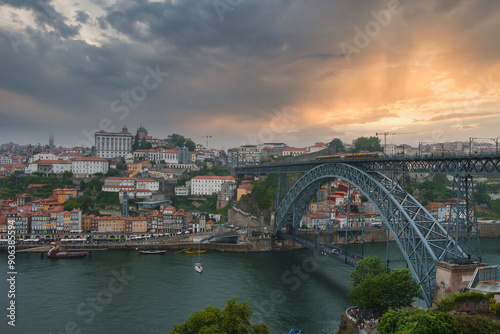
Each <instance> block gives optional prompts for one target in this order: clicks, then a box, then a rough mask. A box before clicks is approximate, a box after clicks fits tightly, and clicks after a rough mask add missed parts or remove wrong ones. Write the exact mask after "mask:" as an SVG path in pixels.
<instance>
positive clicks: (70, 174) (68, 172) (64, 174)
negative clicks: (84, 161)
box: [62, 170, 73, 179]
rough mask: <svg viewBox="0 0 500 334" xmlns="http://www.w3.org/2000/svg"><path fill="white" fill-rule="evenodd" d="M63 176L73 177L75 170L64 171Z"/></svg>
mask: <svg viewBox="0 0 500 334" xmlns="http://www.w3.org/2000/svg"><path fill="white" fill-rule="evenodd" d="M62 177H65V178H67V179H71V178H72V177H73V172H71V171H69V170H67V171H64V172H63V173H62Z"/></svg>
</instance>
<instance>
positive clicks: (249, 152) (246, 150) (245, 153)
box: [237, 145, 260, 166]
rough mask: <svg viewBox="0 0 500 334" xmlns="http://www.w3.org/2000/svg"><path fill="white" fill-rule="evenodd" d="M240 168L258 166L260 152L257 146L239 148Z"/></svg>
mask: <svg viewBox="0 0 500 334" xmlns="http://www.w3.org/2000/svg"><path fill="white" fill-rule="evenodd" d="M237 159H238V166H248V165H257V164H259V163H260V150H259V148H258V146H257V145H242V146H240V147H238V155H237Z"/></svg>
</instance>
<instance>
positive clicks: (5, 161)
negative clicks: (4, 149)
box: [0, 155, 12, 165]
mask: <svg viewBox="0 0 500 334" xmlns="http://www.w3.org/2000/svg"><path fill="white" fill-rule="evenodd" d="M11 163H12V159H11V158H10V157H7V156H4V155H0V165H10V164H11Z"/></svg>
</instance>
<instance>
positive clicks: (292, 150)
mask: <svg viewBox="0 0 500 334" xmlns="http://www.w3.org/2000/svg"><path fill="white" fill-rule="evenodd" d="M307 153H309V149H308V148H297V147H287V148H284V149H283V155H285V156H287V155H291V156H294V157H295V156H297V155H302V154H307Z"/></svg>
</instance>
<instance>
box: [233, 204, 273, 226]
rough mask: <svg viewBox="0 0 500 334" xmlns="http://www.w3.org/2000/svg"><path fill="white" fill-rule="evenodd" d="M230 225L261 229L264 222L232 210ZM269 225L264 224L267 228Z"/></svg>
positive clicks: (240, 211)
mask: <svg viewBox="0 0 500 334" xmlns="http://www.w3.org/2000/svg"><path fill="white" fill-rule="evenodd" d="M228 217H229V218H228V224H229V225H234V226H240V227H248V228H250V229H251V228H261V226H262V222H261V220H260V219H259V218H257V217H255V216H252V215H250V214H248V213H246V212H244V211H242V210H239V209H235V208H231V209H229V211H228ZM266 225H267V224H264V226H266Z"/></svg>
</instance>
